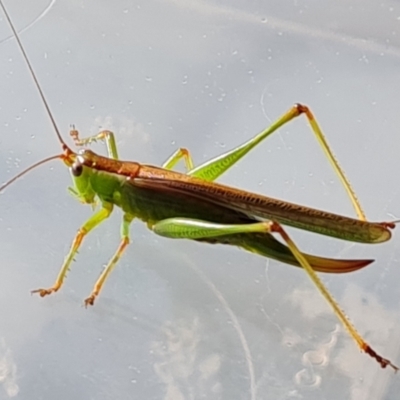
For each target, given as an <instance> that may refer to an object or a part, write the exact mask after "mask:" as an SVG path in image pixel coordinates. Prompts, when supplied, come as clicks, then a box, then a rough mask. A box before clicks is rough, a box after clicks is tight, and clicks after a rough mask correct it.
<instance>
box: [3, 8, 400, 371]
mask: <svg viewBox="0 0 400 400" xmlns="http://www.w3.org/2000/svg"><path fill="white" fill-rule="evenodd" d="M0 5H1V7H2V9H3V11H4V13H5V15H6V18H7V20H8V22H9V25H10V27H11V30H12V32H13V34H14V36H15V38H16V41H17V43H18V46H19V48H20V50H21V52H22V54H23V57H24V60H25V62H26V63H27V66H28V69H29V71H30V73H31V75H32V78H33V80H34V83H35V85H36V87H37V89H38V91H39V94H40V97H41V99H42V101H43V104H44V106H45V108H46V111H47V113H48V115H49V117H50V120H51V123H52V125H53V128H54V130H55V133H56V135H57V137H58V140H59V141H60V143H61V147H62V153H61V154H57V155H54V156H51V157H48V158H46V159H44V160H41V161H39V162H37V163H36V164H34V165H32V166H31V167H29V168H27V169H26V170H24V171H22V172H21V173H19V174H18V175H17V176H15V177H14V178H12V179H11V180H9V181H8V182H6V183H5V184H3V185H2V186H1V187H0V191H3V190H4V189H5V188H6V187H8V186H9V185H10V184H11V183H13V182H14V181H15V180H16V179H18V178H19V177H21V176H22V175H24V174H26V173H27V172H29V171H30V170H32V169H34V168H36V167H37V166H39V165H41V164H44V163H46V162H48V161H50V160H54V159H61V160H62V161H63V162H64V164H65V165H66V166H67V167H68V168H69V170H70V172H71V175H72V179H73V182H74V188H73V189H71V191H72V193H73V194H74V196H75V197H77V198H78V199H79V200H80V201H82V202H83V203H86V204H95V203H96V202H99V203H100V204H101V208H100V209H99V210H98V211H96V212H95V213H94V214H93V215H92V216H91V217H90V218H89V219H88V220H87V221H86V222H85V223H84V224H83V225H82V226H81V227H80V228H79V230H78V232H77V234H76V236H75V238H74V240H73V242H72V246H71V249H70V251H69V253H68V254H67V256H66V258H65V260H64V263H63V265H62V267H61V270H60V272H59V274H58V276H57V279H56V282H55V283H54V285H53V286H52V287H50V288H48V289H38V290H34V291H33V293H38V294H39V295H40V296H42V297H44V296H46V295H49V294H51V293H53V292H56V291H58V290H59V289H60V287H61V286H62V284H63V281H64V278H65V275H66V272H67V270H68V269H69V268H70V265H71V262H72V260H73V259H74V257H75V255H76V253H77V251H78V249H79V247H80V245H81V243H82V241H83V239H84V238H85V236H86V235H87V234H88V233H89V232H90V231H91V230H93V229H94V228H95V227H96V226H98V225H99V224H100V223H101V222H103V221H104V220H105V219H106V218H108V217H109V216H110V214H111V213H112V211H113V208H114V206H117V207H120V208H121V209H122V210H123V213H124V214H123V221H122V229H121V236H122V238H121V242H120V245H119V247H118V249H117V250H116V252H115V254H114V255H113V257H112V258H111V260H110V261H109V263H108V264H107V266H106V267H105V269H104V271H103V272H102V274H101V275H100V277H99V279H98V280H97V282H96V283H95V285H94V288H93V290H92V293H91V294H90V296H89V297H88V298H87V299H86V300H85V305H93V304H94V301H95V299H96V297H97V296H98V295H99V293H100V291H101V289H102V286H103V284H104V282H105V280H106V279H107V277H108V275H109V274H110V272H111V271H112V270H113V268H114V267H115V266H116V264H117V262H118V260H119V259H120V257H121V255H122V254H123V252H124V250H125V249H126V247H127V245H128V244H129V228H130V225H131V223H132V221H133V220H134V219H135V218H137V219H141V220H142V221H143V222H145V223H146V224H147V226H148V228H149V229H151V230H152V231H153V232H155V233H156V234H158V235H162V236H165V237H169V238H180V239H191V240H196V241H200V242H206V243H218V244H229V245H235V246H239V247H241V248H244V249H246V250H248V251H250V252H253V253H257V254H259V255H262V256H265V257H269V258H273V259H276V260H278V261H281V262H283V263H287V264H291V265H294V266H298V267H302V268H303V269H304V270H305V271H306V272H307V274H308V275H309V277H310V278H311V280H312V281H313V282H314V284H315V285H316V286H317V288H318V290H319V291H320V292H321V294H322V295H323V296H324V298H325V299H326V300H327V301H328V303H329V304H330V305H331V307H332V308H333V310H334V312H335V313H336V315H337V317H338V318H339V320H340V321H341V322H342V323H343V325H344V326H345V327H346V329H347V330H348V331H349V333H350V335H351V336H352V337H353V339H354V340H355V341H356V342H357V345H358V346H359V348H360V349H361V350H362V351H364V352H365V353H367V354H369V355H370V356H371V357H373V358H374V359H375V360H376V361H377V362H378V363H379V364H380V365H381V366H382V367H383V368H385V367H386V366H390V367H392V368H393V369H394V370H395V371H397V370H398V367H396V366H395V365H394V364H393V363H391V362H390V361H389V360H388V359H385V358H383V357H381V356H380V355H379V354H378V353H376V352H375V351H374V350H373V349H372V348H371V347H370V346H369V345H368V344H367V343H366V342H365V341H364V339H363V338H362V337H361V335H360V334H359V333H358V332H357V331H356V329H355V328H354V327H353V325H352V324H351V323H350V321H349V320H348V318H347V317H346V316H345V314H344V313H343V312H342V310H341V309H340V308H339V306H338V304H337V303H336V301H335V300H334V299H333V297H332V296H331V294H330V293H329V291H328V290H327V288H326V287H325V286H324V284H323V283H322V281H321V280H320V278H319V277H318V275H317V273H316V271H318V272H329V273H344V272H351V271H355V270H358V269H360V268H363V267H365V266H366V265H368V264H370V263H371V262H372V261H373V260H336V259H328V258H323V257H318V256H314V255H309V254H305V253H302V252H301V251H300V250H299V249H298V247H297V246H296V244H295V243H294V242H293V241H292V240H291V238H290V237H289V235H288V234H287V233H286V231H285V230H284V228H283V227H282V224H283V225H288V226H292V227H296V228H300V229H304V230H308V231H311V232H315V233H320V234H324V235H327V236H332V237H336V238H341V239H345V240H349V241H353V242H361V243H380V242H384V241H387V240H389V239H390V237H391V229H393V228H394V227H395V223H394V222H381V223H372V222H368V221H366V218H365V215H364V213H363V211H362V209H361V206H360V204H359V201H358V200H357V198H356V196H355V194H354V192H353V190H352V188H351V186H350V184H349V181H348V180H347V178H346V177H345V175H344V173H343V171H342V169H341V168H340V166H339V164H338V162H337V161H336V159H335V158H334V156H333V154H332V151H331V150H330V148H329V146H328V144H327V142H326V140H325V137H324V135H323V133H322V131H321V129H320V127H319V125H318V123H317V121H316V120H315V118H314V116H313V114H312V112H311V111H310V110H309V109H308V108H307V107H306V106H304V105H301V104H296V105H295V106H293V107H292V108H290V109H289V110H288V111H287V112H286V113H285V114H283V115H282V116H281V117H280V118H279V119H278V120H277V121H276V122H275V123H273V124H272V125H271V126H270V127H268V128H267V129H266V130H264V131H262V132H261V133H259V134H258V135H256V136H255V137H254V138H252V139H250V140H249V141H247V142H245V143H244V144H242V145H240V146H239V147H237V148H234V149H233V150H231V151H228V152H226V153H224V154H222V155H221V156H219V157H217V158H214V159H212V160H210V161H208V162H206V163H204V164H202V165H200V166H197V167H194V164H193V161H192V158H191V156H190V154H189V152H188V151H187V150H185V149H179V150H178V151H177V152H175V153H174V154H173V155H172V156H171V157H170V158H169V159H168V160H167V161H166V162H165V163H164V165H163V166H162V167H155V166H150V165H142V164H139V163H137V162H128V161H120V160H119V159H118V152H117V148H116V143H115V139H114V135H113V133H112V132H109V131H102V132H100V133H99V134H98V135H95V136H93V137H88V138H85V139H80V137H79V134H78V132H77V131H76V130H75V129H74V130H72V131H71V133H70V134H71V136H72V139H73V141H74V143H75V144H76V145H77V146H86V145H89V144H90V143H92V142H94V141H97V140H104V141H105V143H106V145H107V150H108V157H103V156H100V155H97V154H95V153H94V152H92V151H90V150H87V149H85V150H81V151H79V152H74V151H73V150H71V149H70V147H69V146H68V145H67V144H66V143H65V141H64V140H63V138H62V136H61V134H60V131H59V129H58V127H57V125H56V122H55V120H54V117H53V115H52V113H51V111H50V108H49V105H48V103H47V101H46V99H45V96H44V93H43V91H42V89H41V87H40V85H39V83H38V80H37V77H36V75H35V73H34V71H33V68H32V66H31V64H30V62H29V59H28V57H27V55H26V52H25V50H24V47H23V45H22V43H21V40H20V38H19V36H18V33H17V31H16V29H15V28H14V25H13V23H12V21H11V19H10V17H9V15H8V13H7V11H6V9H5V7H4V5H3V2H2V1H0ZM302 114H304V115H305V116H306V118H307V120H308V122H309V124H310V125H311V128H312V131H313V132H314V134H315V136H316V138H317V139H318V141H319V142H320V144H321V147H322V149H323V150H324V152H325V153H326V155H327V158H328V160H329V161H330V163H331V164H332V166H333V168H334V170H335V172H336V173H337V174H338V176H339V178H340V180H341V182H342V184H343V186H344V187H345V189H346V191H347V192H348V195H349V197H350V199H351V201H352V203H353V205H354V207H355V210H356V212H357V215H358V219H355V218H348V217H344V216H340V215H336V214H332V213H328V212H324V211H320V210H316V209H312V208H307V207H303V206H299V205H296V204H292V203H287V202H284V201H280V200H276V199H272V198H269V197H266V196H262V195H259V194H254V193H250V192H246V191H243V190H240V189H236V188H232V187H228V186H224V185H221V184H217V183H214V181H215V180H216V179H217V178H218V177H219V176H220V175H222V174H223V173H224V172H225V171H226V170H228V169H229V168H230V167H231V166H232V165H234V164H235V163H237V162H238V161H239V160H240V159H241V158H242V157H244V156H245V155H246V154H247V153H248V152H249V151H250V150H251V149H253V148H254V147H255V146H257V145H258V144H259V143H260V142H261V141H263V140H264V139H265V138H267V137H268V136H269V135H270V134H272V133H273V132H275V131H276V130H277V129H278V128H280V127H281V126H282V125H284V124H286V123H288V122H289V121H291V120H292V119H294V118H296V117H298V116H300V115H302ZM181 159H184V161H185V163H186V167H187V170H188V172H187V173H186V174H183V173H179V172H174V171H172V168H173V167H174V166H175V164H176V163H177V162H178V161H180V160H181ZM273 234H277V235H279V236H280V237H281V239H282V240H283V242H284V243H285V244H283V243H281V242H280V241H278V240H277V239H275V237H274V236H273Z"/></svg>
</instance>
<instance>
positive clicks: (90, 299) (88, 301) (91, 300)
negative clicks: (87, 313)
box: [85, 294, 96, 308]
mask: <svg viewBox="0 0 400 400" xmlns="http://www.w3.org/2000/svg"><path fill="white" fill-rule="evenodd" d="M95 298H96V295H95V294H91V295H90V296H89V297H88V298H87V299H85V307H86V308H87V306H92V305H93V304H94V299H95Z"/></svg>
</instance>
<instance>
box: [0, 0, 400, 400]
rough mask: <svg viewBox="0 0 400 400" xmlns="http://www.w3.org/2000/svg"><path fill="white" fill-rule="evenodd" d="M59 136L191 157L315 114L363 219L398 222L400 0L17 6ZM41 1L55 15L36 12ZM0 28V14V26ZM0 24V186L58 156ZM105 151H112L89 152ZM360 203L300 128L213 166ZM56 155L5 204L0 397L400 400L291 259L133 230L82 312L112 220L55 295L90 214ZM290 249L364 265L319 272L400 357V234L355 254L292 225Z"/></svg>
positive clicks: (338, 204) (364, 326) (273, 185)
mask: <svg viewBox="0 0 400 400" xmlns="http://www.w3.org/2000/svg"><path fill="white" fill-rule="evenodd" d="M6 4H7V5H8V8H9V10H10V13H11V16H12V18H13V20H14V22H15V24H16V25H17V26H18V29H20V30H21V29H24V28H25V27H28V29H26V30H25V31H24V32H23V33H22V35H21V39H22V40H23V42H24V44H25V47H26V50H27V52H28V54H29V56H30V59H31V62H32V63H33V65H34V68H35V70H36V72H37V75H38V78H39V80H40V82H41V84H42V86H43V89H44V91H45V93H46V95H47V97H48V100H49V103H50V105H51V108H52V110H53V112H54V115H55V118H56V120H57V123H58V124H59V126H60V128H61V129H62V131H63V133H64V135H65V137H67V132H68V129H69V125H70V124H75V125H76V126H77V128H78V129H80V130H81V131H82V132H85V133H94V132H96V131H97V130H98V128H100V127H102V128H110V129H113V130H115V132H116V134H117V137H118V144H119V148H120V155H121V157H122V158H123V159H131V160H138V161H141V162H145V163H154V164H158V165H159V164H161V163H162V161H164V160H165V159H166V158H167V157H168V156H169V155H170V154H171V153H172V152H173V151H174V150H175V149H176V148H177V147H178V146H185V147H188V148H190V149H191V150H192V152H193V156H194V159H195V161H197V162H202V161H204V160H206V159H208V158H210V157H213V156H215V155H217V154H219V153H220V152H222V151H223V150H224V149H226V148H231V147H233V146H235V145H237V144H239V143H241V142H243V141H244V140H246V139H247V138H249V137H251V136H252V135H253V134H255V133H256V132H258V131H260V130H262V129H263V128H264V127H265V126H266V125H268V123H269V122H270V120H272V119H275V118H276V117H278V116H279V115H280V114H282V113H283V112H284V111H286V110H287V109H288V108H289V107H290V106H291V105H292V104H293V103H294V102H304V103H306V104H308V105H310V106H311V107H312V109H313V111H314V112H315V114H316V116H317V118H318V119H319V121H320V123H321V125H322V127H323V129H324V130H325V133H326V135H327V138H328V140H329V142H330V144H331V145H332V148H333V149H334V151H335V154H336V156H337V158H338V159H339V161H340V162H341V164H342V166H343V167H344V169H345V171H346V173H347V176H348V177H349V178H350V180H351V182H352V183H353V185H354V189H355V190H356V192H357V194H358V196H359V199H360V200H361V203H362V205H363V206H364V208H365V210H366V213H367V215H368V216H369V217H370V218H371V219H373V220H387V219H391V218H392V216H394V218H399V216H400V189H399V175H400V172H399V171H400V157H399V154H400V139H399V137H400V136H399V135H400V113H399V100H400V99H399V96H400V95H399V93H400V80H399V79H398V72H399V70H400V69H399V68H400V48H399V40H400V39H399V34H400V27H399V24H400V22H399V18H400V4H399V3H398V2H394V1H383V2H380V3H379V4H377V5H371V6H367V5H364V3H362V2H357V1H355V0H353V1H350V2H349V1H335V2H316V1H303V2H287V4H286V3H285V5H283V4H282V2H281V1H274V2H272V1H269V2H268V5H266V4H265V2H261V1H258V2H250V4H249V2H247V1H238V0H235V1H229V2H228V1H194V0H192V1H172V0H170V1H168V0H164V1H162V0H160V1H151V0H147V1H113V2H110V1H99V0H96V1H85V2H78V1H68V2H61V1H55V2H54V4H50V3H49V2H48V1H39V0H35V1H33V0H31V1H16V0H15V1H13V2H10V1H8V2H7V3H6ZM46 9H48V10H47V12H46V11H45V10H46ZM1 18H3V17H1ZM9 35H10V31H9V28H8V26H7V24H6V23H5V21H4V19H2V21H0V41H1V43H0V87H1V95H0V127H1V135H0V171H1V172H0V173H1V175H0V180H1V181H4V180H6V179H8V178H9V177H11V176H13V175H14V174H15V173H17V171H19V170H20V169H21V168H24V167H26V166H28V165H30V164H31V163H33V162H35V161H37V160H39V159H40V158H43V157H45V156H48V155H51V154H55V153H57V152H59V151H60V150H59V146H58V144H57V140H56V139H55V135H54V134H53V131H52V128H51V126H50V124H49V121H48V118H47V116H46V115H45V113H44V111H43V106H42V104H41V103H40V101H39V99H38V95H37V93H36V90H35V88H34V86H33V84H32V80H31V77H30V76H29V74H28V72H27V69H26V66H25V65H24V63H23V61H22V59H21V56H20V52H19V50H18V49H17V46H16V43H15V41H14V40H5V39H6V38H7V37H8V36H9ZM97 149H100V151H102V150H103V148H102V147H99V148H97ZM221 181H222V182H224V183H228V184H231V185H235V186H239V187H242V188H244V189H248V190H252V191H258V192H261V193H265V194H268V195H271V196H274V197H278V198H282V199H286V200H289V201H293V202H298V203H301V204H306V205H309V206H314V207H318V208H323V209H326V210H329V211H335V212H339V213H343V214H346V215H354V212H353V210H352V208H351V206H350V203H349V201H348V200H347V198H346V195H345V194H344V191H343V190H342V189H341V187H340V184H339V183H338V180H337V179H336V177H335V176H334V174H333V173H332V172H331V170H330V168H329V165H328V164H327V162H326V161H325V159H324V156H323V155H322V152H321V151H320V149H319V148H318V147H317V145H316V142H315V140H314V138H313V137H312V136H311V134H310V133H309V128H308V127H307V125H306V123H305V121H304V120H299V121H297V122H293V123H292V124H290V125H289V126H288V127H287V128H285V129H283V130H282V132H281V134H279V135H278V134H277V135H276V136H275V137H272V138H271V139H269V140H268V141H267V142H266V143H265V144H263V145H262V146H260V148H259V149H257V150H255V151H254V152H253V153H252V155H251V156H250V157H248V158H247V159H245V160H243V161H242V162H241V163H240V164H239V165H238V166H237V167H235V168H233V169H232V171H230V172H229V173H227V174H226V175H225V176H224V177H222V178H221ZM69 184H70V179H69V176H68V172H67V171H66V170H65V168H64V167H63V166H62V165H61V164H60V163H56V162H54V163H53V164H51V165H50V164H49V165H47V166H45V167H42V168H41V169H38V170H36V171H35V172H32V173H31V174H30V175H29V176H27V177H26V178H25V179H23V180H21V181H19V182H18V183H15V184H14V185H13V186H12V187H10V188H9V189H8V190H7V191H6V192H5V193H4V194H2V195H1V196H0V200H1V203H0V210H1V211H0V221H1V222H0V254H1V268H0V316H1V323H0V385H1V386H0V399H3V398H9V397H12V396H13V395H16V397H15V398H18V399H24V400H25V399H29V400H31V399H53V398H55V397H57V398H58V399H68V400H70V399H72V398H74V399H76V400H80V399H90V398H93V399H96V400H101V399H127V398H130V399H146V400H147V399H149V400H150V399H168V400H172V399H173V400H181V399H201V398H203V399H251V400H255V399H319V400H321V399H344V398H346V399H373V400H376V399H396V398H397V397H396V393H398V392H399V390H400V383H399V377H398V376H395V375H393V373H392V372H391V371H389V370H386V371H382V370H381V369H380V368H379V366H378V365H377V364H376V363H375V362H374V361H373V360H372V359H370V358H368V357H367V356H366V355H363V354H360V353H359V351H358V350H357V348H356V346H355V344H354V343H353V342H352V341H351V340H350V339H349V337H348V336H347V334H346V333H345V332H344V331H343V329H342V328H341V327H340V328H338V326H339V324H338V321H337V320H336V318H335V317H334V316H333V314H332V312H331V311H330V309H329V308H328V306H327V305H326V304H325V303H324V301H323V299H322V298H321V296H320V295H319V294H318V292H317V291H316V289H315V288H314V287H313V286H312V284H311V283H310V282H309V279H308V278H307V276H306V275H305V274H304V273H303V271H301V270H297V269H294V268H292V267H288V266H285V265H282V264H278V263H275V262H272V261H268V260H265V259H263V258H261V257H257V256H254V255H251V254H247V253H245V252H243V251H239V250H237V249H234V248H228V247H226V248H225V247H218V246H207V245H201V244H197V243H191V242H186V241H171V240H165V239H162V238H158V237H156V236H155V235H153V234H151V233H150V232H148V231H147V230H146V228H145V226H143V225H142V224H140V223H137V224H134V225H133V228H132V245H131V247H130V248H129V250H128V251H127V254H126V255H125V257H124V258H123V260H122V261H121V262H120V264H119V266H118V268H117V269H116V270H115V272H114V273H113V275H112V276H111V278H110V280H109V281H108V282H107V284H106V286H105V289H104V292H103V293H102V295H101V297H100V298H99V300H98V302H97V304H96V305H95V307H93V308H91V309H88V310H86V309H85V308H83V307H81V305H82V300H83V299H84V298H85V297H86V296H87V295H88V294H89V292H90V290H91V288H92V285H93V283H94V282H95V280H96V278H97V277H98V275H99V273H100V271H101V267H102V265H103V264H104V263H105V262H107V260H108V258H109V257H110V256H111V254H112V253H113V252H114V250H115V248H116V246H117V243H118V241H119V220H120V213H119V212H118V211H116V212H115V214H114V215H113V218H111V219H110V220H109V221H106V222H105V223H104V225H103V226H102V227H100V228H99V229H98V230H97V231H96V232H95V233H93V234H92V235H91V236H90V237H89V238H88V239H87V242H85V244H84V246H83V247H82V250H81V251H80V253H79V255H78V257H77V262H76V263H74V265H73V268H72V270H71V272H70V273H69V274H68V279H67V280H66V284H65V286H64V287H63V290H62V291H60V292H59V293H57V295H55V296H51V297H49V298H46V299H40V298H38V297H31V296H30V292H29V291H30V290H31V289H34V288H37V287H42V286H47V285H50V284H51V283H52V282H53V280H54V279H55V276H56V274H57V272H58V269H59V266H60V265H61V262H62V260H63V257H64V255H65V253H66V252H67V250H68V247H69V245H70V242H71V240H72V237H73V235H74V233H75V231H76V229H77V228H78V227H79V225H80V224H81V223H82V222H83V221H84V220H85V219H86V218H87V216H88V215H89V214H90V208H89V207H84V206H82V205H80V204H79V203H77V202H76V201H75V200H74V199H73V198H72V197H70V196H69V195H68V194H67V192H66V187H67V186H68V185H69ZM292 232H293V236H294V237H295V238H296V239H297V241H298V243H299V244H300V246H301V248H302V249H304V250H307V251H310V252H314V253H317V254H321V255H326V256H334V257H344V258H360V257H365V258H370V257H373V258H376V259H377V262H376V263H375V264H373V265H372V266H371V267H369V268H367V269H366V270H364V271H361V272H359V273H355V274H352V275H348V276H339V277H328V276H324V280H325V281H326V282H328V284H329V287H330V289H331V290H332V292H333V293H334V295H335V297H336V298H337V299H338V300H339V301H340V304H341V306H342V307H343V308H344V310H345V311H346V314H347V315H349V316H350V318H351V320H352V321H353V322H354V323H355V325H356V326H357V328H358V329H359V331H360V332H361V333H362V334H364V335H365V336H366V338H367V339H368V341H369V342H370V343H371V345H373V346H374V347H375V348H376V350H379V352H381V353H382V355H384V356H386V357H388V358H390V359H392V361H393V362H395V363H397V364H400V354H399V351H398V347H399V339H398V338H399V331H400V314H399V290H398V285H399V282H400V276H399V275H400V274H399V265H398V264H399V252H400V247H399V243H400V236H399V232H395V233H394V239H393V240H392V241H391V242H390V243H387V244H383V245H379V246H378V245H376V246H362V245H352V244H351V243H346V242H340V241H336V240H332V239H329V238H324V237H322V238H321V237H317V236H315V235H311V234H305V233H302V232H298V231H292Z"/></svg>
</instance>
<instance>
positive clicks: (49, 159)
mask: <svg viewBox="0 0 400 400" xmlns="http://www.w3.org/2000/svg"><path fill="white" fill-rule="evenodd" d="M62 157H63V155H62V154H57V155H55V156H51V157H47V158H44V159H43V160H40V161H38V162H37V163H35V164H33V165H31V166H30V167H28V168H26V169H24V170H23V171H21V172H20V173H19V174H18V175H15V176H14V177H13V178H11V179H10V180H9V181H7V182H6V183H3V184H2V185H1V186H0V192H2V191H3V190H4V189H5V188H6V187H7V186H9V185H11V184H12V183H13V182H15V181H16V180H17V179H19V178H21V176H24V175H25V174H26V173H28V172H29V171H31V170H32V169H34V168H36V167H38V166H39V165H42V164H44V163H47V162H48V161H51V160H56V159H57V158H62Z"/></svg>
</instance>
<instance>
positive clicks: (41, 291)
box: [31, 288, 57, 297]
mask: <svg viewBox="0 0 400 400" xmlns="http://www.w3.org/2000/svg"><path fill="white" fill-rule="evenodd" d="M56 291H57V289H55V288H50V289H36V290H31V294H34V293H39V296H40V297H44V296H48V295H49V294H52V293H54V292H56Z"/></svg>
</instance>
